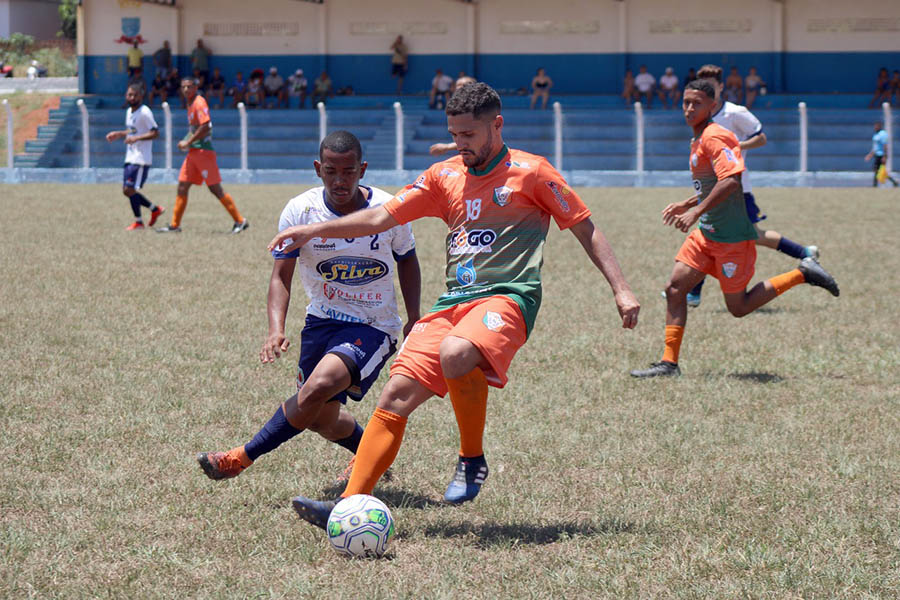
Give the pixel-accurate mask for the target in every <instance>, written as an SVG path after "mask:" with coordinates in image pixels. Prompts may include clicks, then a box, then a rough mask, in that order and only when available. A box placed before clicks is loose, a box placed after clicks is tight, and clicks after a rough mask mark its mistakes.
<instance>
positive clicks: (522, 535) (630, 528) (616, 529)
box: [425, 519, 637, 548]
mask: <svg viewBox="0 0 900 600" xmlns="http://www.w3.org/2000/svg"><path fill="white" fill-rule="evenodd" d="M635 531H637V526H636V525H635V524H634V523H628V522H624V521H620V520H618V519H608V520H604V521H600V522H597V523H594V522H577V521H570V522H564V523H551V524H549V525H534V524H532V523H508V524H500V523H484V524H482V525H473V524H470V523H462V524H460V523H452V524H451V523H439V524H436V525H431V526H429V527H428V528H427V529H425V535H426V536H429V537H444V538H472V540H471V542H472V544H473V545H475V546H478V547H480V548H490V547H492V546H515V545H518V544H534V545H538V544H552V543H554V542H559V541H564V540H567V539H569V538H572V537H574V536H593V535H599V534H610V533H613V534H617V533H634V532H635Z"/></svg>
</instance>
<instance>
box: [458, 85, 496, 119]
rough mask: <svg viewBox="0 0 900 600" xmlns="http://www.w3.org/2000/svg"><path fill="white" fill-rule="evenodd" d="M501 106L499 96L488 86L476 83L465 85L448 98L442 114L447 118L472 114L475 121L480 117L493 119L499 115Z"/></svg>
mask: <svg viewBox="0 0 900 600" xmlns="http://www.w3.org/2000/svg"><path fill="white" fill-rule="evenodd" d="M502 108H503V105H502V104H501V102H500V95H499V94H498V93H497V92H496V91H495V90H494V88H492V87H491V86H489V85H488V84H486V83H484V82H481V81H478V82H475V83H467V84H466V85H464V86H462V87H461V88H459V89H458V90H456V92H455V93H454V94H453V96H451V97H450V101H449V102H447V108H446V109H444V112H445V113H447V115H448V116H451V117H453V116H456V115H467V114H472V116H474V117H475V118H476V119H479V118H481V116H482V115H489V116H491V117H495V116H497V115H499V114H500V111H501V109H502Z"/></svg>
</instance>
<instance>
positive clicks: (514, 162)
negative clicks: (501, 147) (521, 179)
mask: <svg viewBox="0 0 900 600" xmlns="http://www.w3.org/2000/svg"><path fill="white" fill-rule="evenodd" d="M506 166H507V167H519V168H520V169H530V168H531V163H527V162H525V161H517V160H508V161H506Z"/></svg>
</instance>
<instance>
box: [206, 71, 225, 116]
mask: <svg viewBox="0 0 900 600" xmlns="http://www.w3.org/2000/svg"><path fill="white" fill-rule="evenodd" d="M213 96H215V97H216V98H218V99H219V103H218V104H217V105H216V108H222V107H223V106H224V105H225V78H224V77H223V76H222V72H221V71H220V70H219V67H216V68H215V69H213V74H212V76H211V77H210V78H209V85H207V86H206V98H207V101H209V100H211V99H212V97H213Z"/></svg>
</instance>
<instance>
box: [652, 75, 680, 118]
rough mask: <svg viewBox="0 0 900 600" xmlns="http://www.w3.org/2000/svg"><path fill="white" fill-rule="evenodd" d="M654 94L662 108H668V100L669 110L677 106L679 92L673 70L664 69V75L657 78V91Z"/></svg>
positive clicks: (676, 76) (676, 77)
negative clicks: (670, 103) (669, 103)
mask: <svg viewBox="0 0 900 600" xmlns="http://www.w3.org/2000/svg"><path fill="white" fill-rule="evenodd" d="M656 93H657V95H659V99H660V101H662V103H663V106H664V107H667V108H668V101H669V100H671V101H672V106H671V108H675V106H677V105H678V100H679V99H680V98H681V90H680V89H679V88H678V75H676V74H675V69H673V68H672V67H666V72H665V74H664V75H663V76H662V77H660V78H659V89H658V90H657V91H656Z"/></svg>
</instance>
